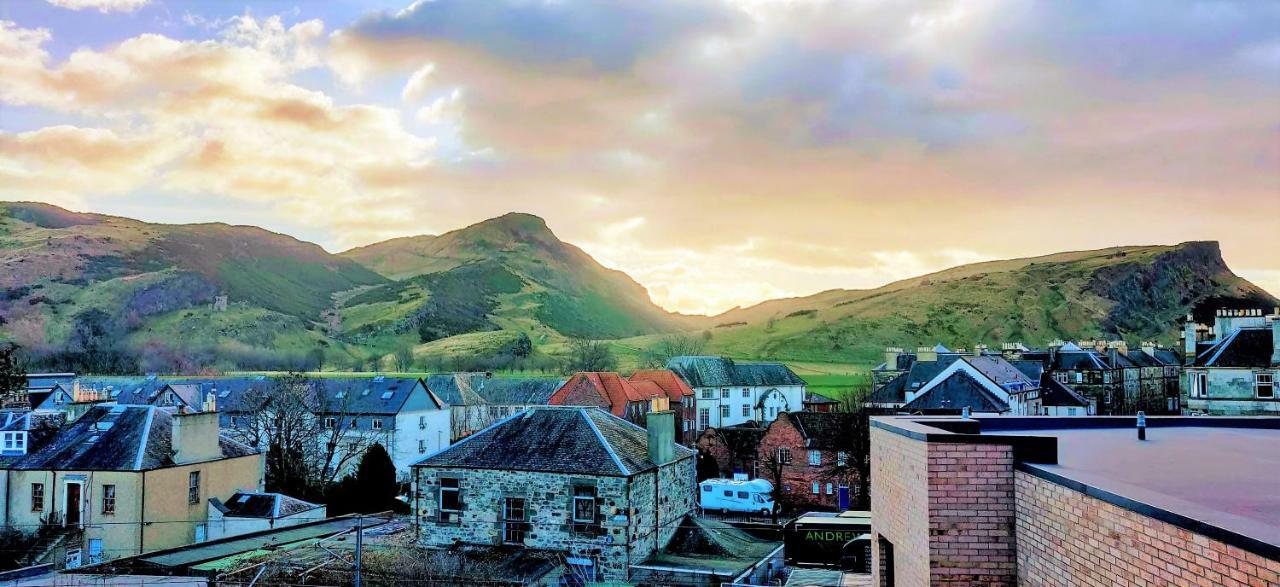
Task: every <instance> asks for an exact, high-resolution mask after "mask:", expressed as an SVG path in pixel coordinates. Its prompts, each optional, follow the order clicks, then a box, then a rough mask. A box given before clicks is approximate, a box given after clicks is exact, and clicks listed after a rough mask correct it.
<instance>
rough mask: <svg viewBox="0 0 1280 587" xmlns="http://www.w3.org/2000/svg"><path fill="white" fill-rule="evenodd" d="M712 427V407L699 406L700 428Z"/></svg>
mask: <svg viewBox="0 0 1280 587" xmlns="http://www.w3.org/2000/svg"><path fill="white" fill-rule="evenodd" d="M710 427H711V408H698V430H706V429H707V428H710Z"/></svg>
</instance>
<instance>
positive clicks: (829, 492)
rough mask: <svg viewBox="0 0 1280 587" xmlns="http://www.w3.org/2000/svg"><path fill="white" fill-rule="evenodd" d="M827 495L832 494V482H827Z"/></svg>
mask: <svg viewBox="0 0 1280 587" xmlns="http://www.w3.org/2000/svg"><path fill="white" fill-rule="evenodd" d="M827 495H831V484H830V483H828V484H827Z"/></svg>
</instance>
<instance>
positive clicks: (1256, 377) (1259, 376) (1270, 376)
mask: <svg viewBox="0 0 1280 587" xmlns="http://www.w3.org/2000/svg"><path fill="white" fill-rule="evenodd" d="M1264 377H1265V378H1266V380H1267V382H1266V383H1263V382H1262V380H1263V378H1264ZM1264 386H1265V387H1267V388H1269V389H1270V390H1271V392H1270V393H1269V394H1268V395H1265V396H1264V395H1262V388H1263V387H1264ZM1253 396H1254V397H1256V398H1258V399H1276V376H1275V373H1272V372H1270V371H1259V372H1257V373H1254V374H1253ZM6 448H7V447H6Z"/></svg>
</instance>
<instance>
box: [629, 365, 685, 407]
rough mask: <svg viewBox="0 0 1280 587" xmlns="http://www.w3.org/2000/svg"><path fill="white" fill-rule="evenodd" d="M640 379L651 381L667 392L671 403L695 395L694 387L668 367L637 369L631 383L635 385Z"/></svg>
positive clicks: (676, 402) (632, 375)
mask: <svg viewBox="0 0 1280 587" xmlns="http://www.w3.org/2000/svg"><path fill="white" fill-rule="evenodd" d="M638 381H650V382H653V383H654V384H655V385H657V386H658V387H660V388H662V391H663V392H665V393H666V394H667V399H669V400H671V403H673V404H678V403H680V402H681V401H682V400H683V399H684V398H685V397H687V396H692V395H693V388H691V387H689V384H687V383H685V382H684V380H683V379H681V378H680V376H679V375H676V373H675V371H671V370H668V369H649V370H641V371H636V372H635V373H632V374H631V383H632V384H633V385H634V384H635V383H636V382H638Z"/></svg>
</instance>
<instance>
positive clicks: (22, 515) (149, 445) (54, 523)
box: [0, 405, 263, 566]
mask: <svg viewBox="0 0 1280 587" xmlns="http://www.w3.org/2000/svg"><path fill="white" fill-rule="evenodd" d="M2 474H3V475H4V477H5V479H4V483H3V484H0V485H3V490H4V493H3V494H2V495H0V498H2V499H0V504H2V506H3V511H2V512H0V519H3V520H4V525H5V526H8V527H13V528H20V529H23V530H24V531H34V529H36V528H41V527H45V528H46V531H48V532H50V533H51V534H52V535H54V536H56V537H57V538H56V541H57V542H56V546H55V547H54V548H53V549H52V550H51V551H50V552H51V553H53V557H52V558H53V559H55V560H53V561H52V562H55V563H57V564H59V566H61V565H64V564H65V565H66V566H78V565H80V564H88V563H92V562H98V561H101V560H106V559H110V558H116V557H120V556H128V555H133V554H139V553H141V552H144V551H148V550H156V549H161V548H169V547H173V546H179V545H182V544H189V543H191V542H197V541H201V540H203V539H205V538H206V537H207V529H208V528H207V526H206V522H205V521H206V520H207V518H208V507H209V505H208V499H209V498H211V497H229V496H231V495H232V494H233V493H235V492H236V491H239V490H248V491H257V490H260V489H261V487H262V482H263V455H262V453H260V452H258V451H257V450H255V449H253V448H251V447H248V446H245V445H243V444H240V443H237V442H235V441H233V440H231V439H229V438H227V437H225V436H222V435H220V434H219V430H218V419H217V414H216V413H212V412H208V413H186V414H176V413H173V414H171V413H170V412H168V411H166V410H162V409H159V408H156V407H153V406H125V405H115V406H105V405H104V406H96V407H94V408H92V409H91V410H89V411H88V412H87V413H86V414H85V415H84V416H82V417H81V418H79V419H77V420H76V421H75V422H72V423H70V424H68V425H67V426H66V427H64V428H63V429H60V430H58V431H56V432H55V433H53V434H51V435H50V436H49V437H48V439H47V441H45V442H43V444H42V445H39V446H36V445H31V446H28V450H27V451H26V452H25V453H24V454H21V455H10V456H7V457H6V458H5V463H4V465H3V468H2Z"/></svg>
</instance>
